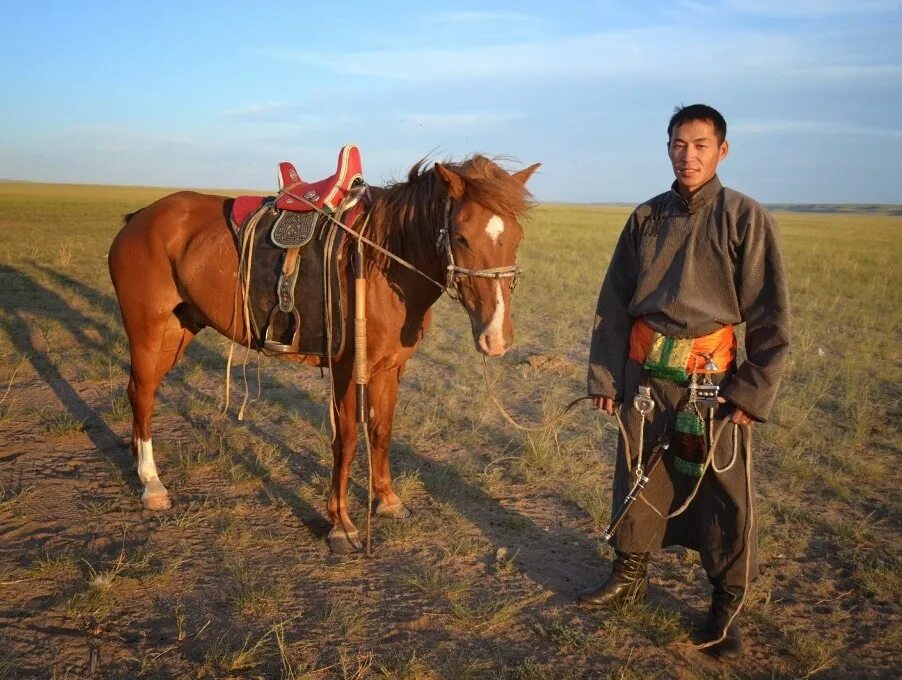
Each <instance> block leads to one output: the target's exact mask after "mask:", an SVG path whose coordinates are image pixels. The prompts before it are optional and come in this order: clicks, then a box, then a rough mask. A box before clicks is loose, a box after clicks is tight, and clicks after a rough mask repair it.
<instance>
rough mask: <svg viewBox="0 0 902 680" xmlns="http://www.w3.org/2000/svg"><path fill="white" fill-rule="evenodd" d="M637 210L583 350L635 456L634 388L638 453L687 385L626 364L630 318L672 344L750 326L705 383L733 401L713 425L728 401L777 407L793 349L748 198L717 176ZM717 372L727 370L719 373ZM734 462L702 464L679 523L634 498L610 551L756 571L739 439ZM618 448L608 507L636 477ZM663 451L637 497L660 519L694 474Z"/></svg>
mask: <svg viewBox="0 0 902 680" xmlns="http://www.w3.org/2000/svg"><path fill="white" fill-rule="evenodd" d="M676 187H677V185H676V183H674V185H673V187H672V189H671V190H670V191H668V192H666V193H663V194H660V195H659V196H656V197H654V198H653V199H651V200H650V201H647V202H646V203H643V204H642V205H640V206H639V207H637V208H636V209H635V211H633V214H632V215H631V216H630V218H629V220H628V221H627V223H626V226H625V227H624V229H623V232H622V234H621V236H620V240H619V241H618V243H617V246H616V248H615V250H614V254H613V256H612V258H611V263H610V265H609V267H608V272H607V275H606V276H605V279H604V282H603V284H602V286H601V292H600V294H599V297H598V306H597V309H596V315H595V323H594V327H593V332H592V341H591V349H590V353H589V376H588V392H589V394H591V395H600V396H606V397H614V399H615V400H616V401H618V402H622V403H621V406H620V416H621V418H622V420H623V423H624V426H625V428H626V430H627V434H628V436H629V444H630V450H631V452H632V456H633V460H634V461H635V458H636V454H637V447H638V439H639V429H640V423H641V416H640V415H639V413H638V411H636V409H634V408H633V405H632V403H633V397H634V396H635V394H636V390H637V386H638V385H640V384H643V385H648V386H649V387H650V388H651V392H652V396H653V398H654V400H655V402H656V404H657V405H656V408H655V409H654V411H653V412H652V413H651V414H650V416H649V419H648V421H647V424H646V427H645V436H644V443H645V445H644V447H643V448H644V458H645V459H647V456H648V453H649V452H650V450H651V448H652V447H653V446H654V445H655V444H656V442H657V441H658V439H659V437H660V435H661V433H662V432H664V430H665V428H666V430H667V432H668V434H669V435H670V436H671V437H673V436H674V434H675V432H674V422H675V419H676V412H677V409H678V408H679V407H680V405H681V402H682V400H683V399H684V398H685V396H686V383H685V382H674V381H672V380H668V379H661V378H653V377H649V376H648V375H647V373H646V371H645V370H644V369H643V367H642V365H641V364H640V363H638V362H636V361H634V360H633V359H630V358H629V356H628V355H629V337H630V330H631V328H632V326H633V323H634V321H635V320H636V319H642V321H643V322H644V323H645V324H647V325H648V326H650V327H651V328H652V329H653V330H655V331H657V332H659V333H662V334H664V335H667V336H670V337H675V338H698V337H701V336H705V335H708V334H710V333H712V332H714V331H717V330H719V329H721V328H722V327H723V326H725V325H728V324H733V325H737V324H740V323H743V322H744V323H745V348H746V358H745V360H744V361H742V363H741V364H740V365H739V366H738V367H736V366H735V364H734V365H733V366H731V367H729V368H728V369H727V370H725V371H723V372H722V373H718V374H715V375H713V376H711V377H712V380H713V382H715V383H717V384H719V385H720V386H721V395H722V396H724V397H726V398H727V399H728V400H729V402H732V404H727V405H723V406H721V407H720V408H718V409H717V412H716V414H715V429H716V427H717V423H719V422H720V421H721V420H722V419H723V418H724V417H725V416H726V415H727V414H729V413H730V412H731V411H732V410H733V408H734V407H735V406H738V407H740V408H742V410H744V411H745V412H746V413H748V414H749V415H750V416H751V417H752V418H754V419H755V420H757V421H759V422H764V421H765V420H766V419H767V417H768V414H769V412H770V410H771V407H772V406H773V403H774V399H775V397H776V393H777V388H778V385H779V382H780V376H781V373H782V371H783V366H784V363H785V360H786V357H787V353H788V349H789V299H788V293H787V285H786V277H785V275H784V272H783V262H782V257H781V254H780V247H779V243H778V234H777V227H776V224H775V222H774V221H773V219H772V218H771V217H770V215H769V214H768V213H767V211H766V210H765V209H764V208H763V207H762V206H761V205H759V204H758V203H756V202H755V201H754V200H752V199H751V198H749V197H747V196H744V195H742V194H740V193H738V192H736V191H733V190H731V189H727V188H725V187H723V186H722V185H721V183H720V180H719V179H718V178H717V177H716V176H715V177H714V178H712V179H711V180H710V181H709V182H708V183H707V184H705V185H704V186H703V187H701V188H700V189H699V190H698V191H697V192H696V193H695V194H693V196H692V197H691V198H690V199H689V200H686V199H684V198H683V197H681V196H680V195H679V194H678V193H677V191H676ZM721 368H722V369H724V368H726V367H721ZM737 443H738V444H739V446H738V449H739V452H738V455H739V458H738V460H737V461H736V463H735V464H734V465H733V466H732V467H731V468H730V469H729V471H727V472H725V473H723V474H715V472H714V471H713V470H711V469H709V470H708V471H707V472H706V473H705V475H704V478H703V479H702V482H701V486H700V488H699V491H698V493H697V495H696V497H695V499H694V500H693V502H692V503H691V505H690V506H689V508H688V509H687V510H686V511H685V512H684V513H683V514H681V515H680V516H678V517H676V518H673V519H671V520H664V519H662V518H661V517H660V516H658V515H657V514H656V513H655V512H654V510H652V509H651V508H650V507H649V506H648V504H647V503H645V502H643V500H642V499H640V500H639V501H638V502H636V503H634V504H633V506H632V508H631V509H630V512H629V514H628V515H627V517H626V518H625V519H624V521H623V523H622V524H621V526H620V528H619V529H618V531H617V533H616V535H615V537H614V539H613V546H614V547H615V548H616V549H617V550H620V551H623V552H648V551H651V550H655V549H657V548H661V547H664V546H669V545H682V546H685V547H687V548H691V549H694V550H698V551H699V553H700V555H701V559H702V564H703V566H704V568H705V570H706V571H707V572H708V575H709V576H710V577H711V578H716V579H720V580H722V581H723V582H724V583H725V584H726V585H743V583H744V582H745V578H746V558H748V559H749V560H750V568H749V574H748V578H749V579H750V580H751V579H753V578H754V577H755V576H756V575H757V559H756V545H757V543H756V534H757V531H756V528H755V527H751V537H752V538H751V540H748V541H747V540H746V537H747V535H748V534H749V529H750V527H749V525H748V517H749V507H748V502H747V499H746V478H745V460H744V458H745V453H744V442H737ZM624 448H625V447H624V442H623V437H621V439H620V442H619V445H618V455H617V462H616V466H615V472H614V494H613V496H614V497H613V506H614V508H617V507H618V506H619V505H620V504H621V503H622V502H623V499H624V498H625V497H626V494H627V492H628V491H629V489H630V487H631V486H632V483H633V481H634V477H633V475H632V474H631V473H630V472H629V470H628V469H627V466H626V461H625V457H624V455H625V454H624ZM733 453H734V447H733V427H732V425H727V426H726V427H725V428H724V430H723V433H722V435H721V438H720V440H719V442H718V444H717V447H716V450H715V461H716V463H717V466H718V467H719V468H722V467H724V466H726V465H727V464H728V463H729V461H730V458H731V456H732V455H733ZM674 460H675V456H674V455H667V456H665V458H664V461H663V463H662V464H661V465H659V466H658V468H657V469H656V470H655V472H654V473H653V474H652V475H651V479H650V480H649V482H648V485H647V486H646V487H645V491H644V492H643V495H642V498H644V499H645V500H647V501H648V503H651V504H652V505H653V506H654V507H655V508H657V510H658V511H660V512H661V513H662V514H665V515H666V514H668V513H670V512H672V511H673V510H675V509H677V508H678V507H679V506H680V505H682V504H683V502H684V501H685V500H686V498H687V497H688V495H689V493H690V492H691V490H692V488H693V487H694V485H695V484H696V482H697V481H698V476H694V477H693V476H691V475H688V474H685V471H680V470H677V469H675V464H674Z"/></svg>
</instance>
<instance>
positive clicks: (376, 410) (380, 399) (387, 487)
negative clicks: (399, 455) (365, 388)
mask: <svg viewBox="0 0 902 680" xmlns="http://www.w3.org/2000/svg"><path fill="white" fill-rule="evenodd" d="M401 370H402V367H398V368H392V369H389V370H385V371H380V372H379V373H376V374H375V375H373V376H372V377H371V378H370V384H369V400H370V445H371V446H372V456H373V491H374V492H375V494H376V497H377V498H378V499H379V502H378V504H377V505H376V514H377V515H381V516H383V517H391V518H393V519H404V518H405V517H408V516H409V515H410V511H409V510H408V509H407V508H406V507H404V503H402V502H401V499H400V498H399V497H398V495H397V494H396V493H395V492H394V491H393V490H392V485H391V471H390V470H389V465H388V450H389V446H390V445H391V432H392V421H393V420H394V417H395V403H396V402H397V399H398V386H399V384H400V382H401Z"/></svg>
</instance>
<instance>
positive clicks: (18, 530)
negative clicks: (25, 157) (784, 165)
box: [0, 184, 902, 680]
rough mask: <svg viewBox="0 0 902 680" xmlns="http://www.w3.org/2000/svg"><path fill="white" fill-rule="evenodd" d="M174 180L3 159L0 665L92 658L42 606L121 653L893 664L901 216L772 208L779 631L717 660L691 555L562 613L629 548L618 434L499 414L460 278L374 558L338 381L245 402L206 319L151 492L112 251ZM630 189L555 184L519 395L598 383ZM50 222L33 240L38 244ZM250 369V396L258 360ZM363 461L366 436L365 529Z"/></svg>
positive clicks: (412, 372)
mask: <svg viewBox="0 0 902 680" xmlns="http://www.w3.org/2000/svg"><path fill="white" fill-rule="evenodd" d="M164 193H167V192H166V191H165V190H154V189H147V190H145V189H134V188H112V187H73V186H45V185H13V184H0V225H2V226H3V229H2V230H0V456H3V458H2V459H0V460H2V461H3V465H2V466H0V530H2V531H3V532H4V533H3V535H4V536H5V537H8V538H7V540H8V541H9V547H10V548H11V549H13V550H15V551H16V552H15V553H10V556H7V554H6V553H0V557H2V558H3V562H2V565H3V567H2V569H0V574H3V575H4V576H3V579H5V580H8V581H11V582H12V581H15V583H12V584H11V585H8V586H6V585H4V586H3V589H4V590H3V595H4V597H6V598H7V599H8V602H9V604H8V605H7V606H4V607H0V628H2V629H3V630H4V635H6V636H8V637H5V638H4V639H3V640H0V649H3V650H7V649H8V650H10V651H8V652H7V651H3V652H0V680H2V679H3V678H13V677H32V676H34V677H83V676H84V675H87V674H88V671H89V670H90V669H89V667H88V661H86V657H87V654H86V653H85V651H84V648H83V646H82V647H79V646H78V645H76V644H75V643H71V644H70V643H67V642H66V640H68V639H69V637H66V636H61V635H51V634H49V633H46V634H45V633H35V635H38V637H39V643H40V644H42V645H44V648H47V649H49V648H50V646H49V645H50V643H51V641H52V643H53V645H56V646H55V647H53V649H54V650H56V651H54V652H53V653H52V654H51V656H52V658H42V656H41V655H39V654H37V653H36V652H35V648H34V647H33V646H31V643H29V642H27V639H30V638H29V637H28V636H30V635H32V633H31V632H28V631H41V630H45V631H49V630H66V631H67V632H72V635H71V636H70V637H72V639H73V640H74V639H78V640H83V636H84V634H85V631H89V634H90V635H92V636H94V637H93V638H91V639H92V640H94V639H95V638H96V640H97V641H100V642H102V643H103V644H102V646H101V649H102V651H103V653H102V655H101V657H100V661H99V663H100V664H101V672H102V673H105V674H106V677H138V676H141V675H143V676H147V677H156V676H159V677H167V676H173V677H185V676H188V677H195V676H201V675H204V674H206V675H207V676H209V677H283V678H311V679H312V678H321V677H344V678H353V677H359V678H364V677H384V678H427V679H428V678H452V677H453V678H465V677H473V678H546V677H564V676H566V673H567V672H570V673H572V675H574V676H584V677H601V678H603V677H609V678H638V677H643V678H646V677H652V678H654V677H661V678H668V677H674V676H677V677H681V678H699V677H719V676H722V677H829V678H844V677H855V676H858V677H869V676H870V677H891V673H892V672H893V671H892V669H893V668H894V667H895V666H896V665H897V661H898V658H897V657H898V646H899V636H898V633H897V632H896V633H894V632H893V631H898V630H899V627H900V625H902V615H900V604H899V603H900V600H902V581H900V577H899V574H900V573H902V549H900V545H899V538H898V537H899V535H900V532H899V528H900V526H899V517H900V516H902V513H900V505H899V495H898V488H900V481H902V480H900V475H899V472H898V465H897V460H898V454H899V442H900V437H899V431H898V414H899V397H900V393H899V389H898V385H899V384H902V361H900V358H899V353H898V351H897V348H898V346H899V341H900V340H902V337H900V335H902V330H900V329H902V323H900V322H902V315H900V310H902V271H900V270H899V268H898V267H897V266H896V264H895V263H896V262H897V261H898V260H899V256H900V254H902V253H900V250H902V248H900V245H899V243H898V229H899V225H900V220H899V218H897V217H890V216H886V215H876V214H872V215H857V214H853V213H846V214H842V215H827V214H798V213H782V214H780V215H778V219H779V221H780V223H781V228H782V234H783V242H784V251H785V256H786V261H787V268H788V272H789V276H790V285H791V292H792V303H793V312H794V324H793V350H792V355H791V360H790V364H789V368H788V371H787V375H786V378H785V380H784V386H783V390H782V392H781V396H780V400H779V403H778V405H777V408H776V410H775V412H774V414H773V419H772V422H771V423H769V424H768V425H766V426H764V427H760V428H756V432H755V439H756V452H757V458H756V466H757V479H758V499H759V503H758V516H759V524H760V547H761V562H762V575H761V577H760V579H759V582H758V583H757V584H756V587H755V591H754V597H753V601H752V605H751V606H750V609H749V612H748V614H747V615H746V620H747V621H748V627H747V630H748V637H749V638H750V640H751V641H752V642H753V644H754V645H755V646H757V647H758V648H760V649H763V650H765V651H764V653H763V654H764V656H763V657H757V658H756V659H754V660H746V661H743V662H741V663H739V664H737V665H735V666H733V667H730V668H725V669H721V671H713V670H710V669H707V668H703V667H701V666H698V665H697V664H695V663H694V662H692V661H691V660H687V658H690V657H685V656H684V655H683V654H682V650H683V649H684V648H685V645H686V637H687V632H688V628H689V626H690V625H691V622H692V620H693V617H696V616H698V615H699V613H700V611H701V610H703V609H704V607H705V606H706V599H707V585H706V583H705V581H704V578H703V574H702V572H701V568H700V566H699V565H698V561H697V559H695V558H694V557H692V556H691V555H686V554H684V553H673V552H669V553H665V554H663V555H661V556H660V557H659V558H658V559H657V560H656V566H655V571H654V579H653V588H652V590H653V599H652V603H651V604H649V605H648V606H646V607H644V608H638V609H636V610H633V611H622V612H615V613H607V614H595V613H586V612H581V611H579V610H576V609H575V608H574V607H573V606H572V604H571V601H572V598H573V595H574V594H575V592H576V590H577V589H578V588H580V587H583V586H586V585H589V584H591V583H594V582H595V581H596V580H597V579H598V578H599V577H601V576H603V575H605V574H606V573H607V572H606V569H607V567H606V566H605V564H606V561H607V560H608V558H609V551H607V550H605V549H603V548H600V547H599V546H598V544H597V538H598V532H599V531H600V529H602V528H604V526H605V524H606V522H607V520H608V516H609V512H610V507H609V506H610V476H611V472H612V468H613V458H612V449H613V446H614V442H615V437H616V432H615V431H614V430H613V428H612V426H611V424H610V423H609V422H607V419H606V418H604V417H602V416H599V415H597V414H595V413H591V412H589V409H588V408H581V409H579V410H577V412H576V413H575V414H573V416H572V417H569V418H568V419H567V420H566V421H565V422H564V423H563V424H561V425H560V426H559V427H557V428H555V429H554V430H553V431H548V432H541V433H532V434H524V433H521V432H518V431H515V430H513V429H511V428H510V427H508V426H507V425H506V424H505V423H504V422H503V421H502V420H501V419H500V418H499V417H498V416H497V415H496V414H495V412H494V410H493V409H492V408H491V406H490V405H489V404H488V402H487V401H486V399H485V397H484V396H483V391H482V390H483V388H482V380H483V377H482V366H481V362H480V361H479V360H478V358H477V357H476V355H475V354H474V353H473V349H472V338H471V336H470V332H469V328H468V327H467V326H468V324H467V323H466V320H465V317H464V315H463V313H462V312H461V311H460V309H459V308H458V307H457V306H456V305H454V304H453V303H451V302H450V301H448V300H444V299H443V300H441V301H440V302H439V303H438V304H437V305H436V307H435V320H434V323H433V328H432V330H431V331H430V333H429V335H428V336H427V339H426V341H425V342H424V344H423V347H422V348H421V350H420V351H419V353H418V355H417V356H416V357H415V358H414V360H413V361H412V362H411V363H410V365H409V367H408V371H407V372H406V373H405V377H404V381H403V384H402V391H401V401H400V404H399V407H398V410H397V413H396V419H395V433H396V436H395V441H394V443H393V449H392V470H393V473H394V475H395V489H396V491H397V492H398V493H399V494H400V495H401V497H402V498H403V499H404V501H405V503H406V504H407V505H408V506H409V507H410V508H411V510H412V511H413V513H414V514H413V516H412V517H411V518H410V519H409V520H406V521H403V522H395V521H389V520H382V519H379V520H377V521H376V522H375V523H374V536H373V543H374V546H375V547H376V555H375V557H374V558H373V559H363V558H360V557H350V558H337V557H334V556H330V555H329V554H328V552H327V550H326V548H325V546H324V543H323V540H322V536H323V533H324V531H325V530H326V529H327V522H326V520H325V518H324V516H323V509H324V504H325V497H326V494H327V492H328V488H329V484H330V480H329V473H330V466H331V451H330V449H329V440H330V436H331V435H330V432H329V425H328V417H327V413H326V410H325V408H324V404H325V400H326V398H327V394H328V383H327V382H326V381H324V380H322V379H321V378H320V376H319V374H318V372H316V371H311V370H304V369H301V370H299V369H297V368H296V367H294V366H288V365H285V364H282V363H280V362H277V361H266V362H264V364H263V367H262V373H261V381H262V398H261V399H260V400H259V401H256V402H253V403H252V406H251V408H250V411H249V413H248V417H247V419H246V420H245V421H244V422H242V423H239V422H237V421H236V420H235V418H234V410H235V409H234V406H233V408H232V410H231V411H230V412H229V413H227V414H224V413H223V392H222V381H223V377H224V366H225V354H226V352H227V344H226V342H225V341H224V340H223V339H221V338H219V337H218V336H215V335H213V334H210V333H206V334H201V336H200V337H199V338H198V340H197V341H196V342H195V344H194V345H192V347H191V348H189V350H188V353H187V356H186V358H185V360H184V361H183V363H182V364H180V366H178V367H177V368H176V369H175V370H174V371H172V373H171V374H170V376H169V377H168V378H167V381H166V383H165V384H164V387H163V388H162V389H161V391H160V394H159V400H158V405H157V417H156V421H155V423H156V429H155V438H154V448H155V452H156V453H157V460H158V464H159V467H160V471H161V474H162V477H163V479H164V481H165V483H166V485H167V487H169V489H170V491H171V493H172V494H173V499H174V501H175V505H174V507H173V509H172V510H171V511H169V512H166V513H161V514H151V513H147V512H145V511H143V510H142V508H141V505H140V501H139V500H138V494H139V487H138V485H137V483H136V481H135V479H134V474H133V472H132V471H131V470H130V469H129V467H130V454H129V453H128V451H127V450H126V449H125V448H124V447H122V446H121V445H120V443H119V442H120V441H121V440H122V439H123V438H124V437H127V436H128V435H130V422H129V421H130V415H129V406H128V400H127V398H126V396H125V391H124V386H125V384H126V382H127V369H128V366H127V364H128V354H127V342H126V339H125V337H124V335H123V333H122V330H121V323H120V320H119V318H118V312H117V309H116V304H115V300H114V298H113V296H112V290H111V286H110V284H109V281H108V278H107V273H106V268H105V261H104V257H105V252H106V249H107V247H108V245H109V242H110V239H111V237H112V235H113V234H114V233H115V231H116V229H117V228H118V224H119V220H120V217H121V215H122V214H123V213H125V212H129V211H131V210H134V209H135V208H137V207H139V206H141V205H142V204H145V203H146V202H148V201H149V200H150V199H151V198H153V197H155V196H159V195H162V194H164ZM627 212H628V211H627V210H626V209H624V208H605V207H573V206H540V207H539V208H538V209H537V210H536V211H535V212H534V214H533V216H532V217H531V218H530V219H529V220H528V223H527V224H526V233H527V238H526V241H525V242H524V245H523V247H522V251H521V256H522V257H521V260H522V262H523V264H524V266H525V267H526V270H527V276H526V278H525V279H524V280H523V281H522V283H521V285H520V287H519V288H518V290H517V294H516V297H515V301H514V305H515V319H516V322H517V333H518V335H517V339H516V344H515V347H514V349H513V350H512V351H511V352H510V353H509V354H508V356H506V357H505V358H504V359H503V360H500V361H495V362H492V364H491V366H490V375H491V380H492V381H493V386H494V387H493V388H494V390H495V391H496V393H498V394H499V395H501V396H502V398H503V401H504V403H505V404H506V405H507V406H508V408H509V409H510V410H511V411H512V412H513V413H514V415H515V416H516V417H518V418H520V419H523V420H526V421H531V422H536V421H539V420H541V419H543V418H545V417H548V416H551V415H554V414H556V413H557V412H558V411H559V409H560V408H561V406H562V405H563V404H564V403H566V401H568V400H569V399H571V398H573V397H575V396H577V395H579V394H581V393H582V392H583V390H584V389H585V388H584V365H583V364H584V361H585V356H586V353H587V338H588V331H589V327H590V324H591V315H592V311H593V309H594V303H595V299H594V298H595V295H596V293H597V289H598V284H599V282H600V279H601V276H602V273H603V271H604V268H605V266H606V264H607V258H608V257H609V256H610V253H611V251H612V248H613V244H614V242H615V240H616V237H617V234H618V232H619V229H620V227H621V225H622V223H623V221H624V219H625V217H626V215H627ZM63 217H64V218H65V219H63ZM47 225H53V226H52V228H50V227H48V226H47ZM35 230H40V233H41V235H42V236H41V245H40V247H27V248H23V247H22V245H21V244H22V243H23V242H29V243H32V242H34V238H33V236H32V235H33V233H34V231H35ZM550 310H553V313H552V312H551V311H550ZM537 356H541V357H542V358H543V360H542V361H535V360H533V361H531V360H530V359H531V358H534V357H537ZM545 358H550V359H551V361H547V362H546V361H545ZM248 373H249V375H251V385H250V387H251V391H252V394H253V393H256V385H257V383H256V380H257V378H256V371H255V367H254V364H253V362H251V363H250V364H249V365H248ZM240 376H241V370H240V367H239V368H236V369H235V371H234V372H233V383H232V384H233V388H234V387H235V386H236V385H241V378H240ZM241 389H243V387H240V388H239V393H240V390H241ZM233 399H234V394H233ZM233 404H234V401H233ZM6 456H9V458H8V459H7V458H6ZM365 475H366V465H365V460H364V457H362V456H361V457H359V458H358V461H357V463H356V464H355V466H354V469H353V471H352V477H353V480H354V482H355V484H354V485H353V487H352V490H351V499H350V504H351V510H352V514H353V516H354V518H355V520H357V521H358V523H359V525H360V526H361V528H362V526H363V517H364V511H365V502H366V486H365ZM36 545H39V546H43V547H42V548H41V549H38V550H37V551H36V550H35V547H34V546H36ZM0 547H2V548H5V547H6V546H0ZM499 548H503V549H504V550H505V551H507V552H506V557H502V558H500V559H499V557H498V556H499V555H504V554H505V553H503V552H502V553H499ZM16 555H22V556H24V557H21V558H19V557H16ZM17 560H19V561H17ZM42 598H43V599H42ZM110 630H115V631H116V634H115V635H113V634H111V633H109V631H110ZM91 631H93V632H91ZM97 631H99V632H97ZM148 631H154V635H150V634H149V633H148ZM26 632H28V634H27V635H26ZM562 673H564V675H563V676H562Z"/></svg>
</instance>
